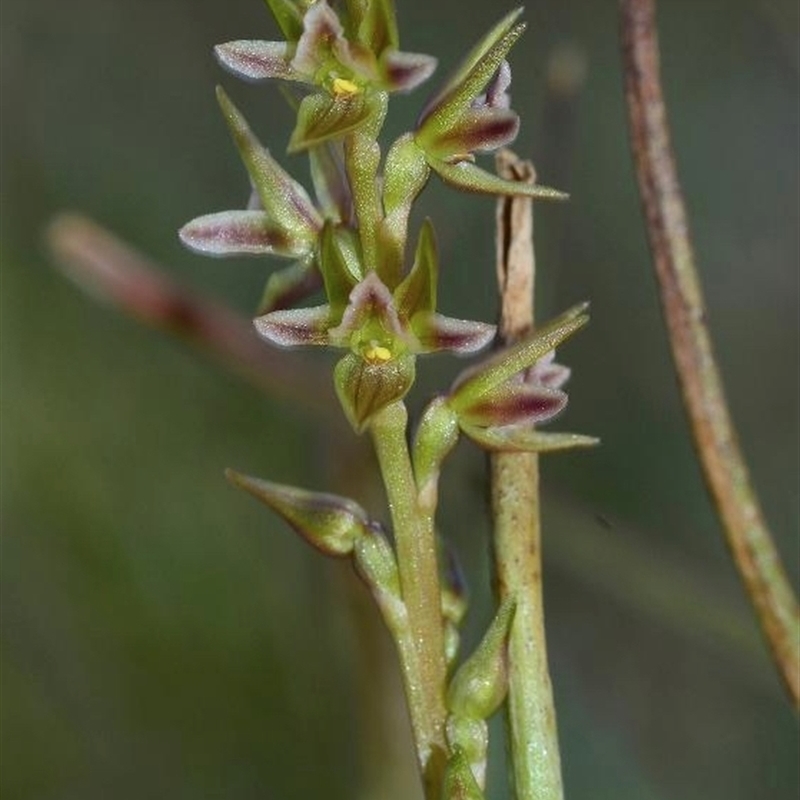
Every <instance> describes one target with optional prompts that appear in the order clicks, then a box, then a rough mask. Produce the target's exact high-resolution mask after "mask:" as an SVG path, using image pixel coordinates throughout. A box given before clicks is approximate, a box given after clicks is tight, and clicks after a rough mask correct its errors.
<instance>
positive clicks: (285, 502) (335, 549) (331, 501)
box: [225, 469, 370, 556]
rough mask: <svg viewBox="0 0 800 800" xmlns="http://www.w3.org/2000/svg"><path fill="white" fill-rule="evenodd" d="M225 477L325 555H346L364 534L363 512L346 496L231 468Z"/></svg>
mask: <svg viewBox="0 0 800 800" xmlns="http://www.w3.org/2000/svg"><path fill="white" fill-rule="evenodd" d="M225 475H226V477H227V478H228V480H229V481H230V482H231V483H232V484H233V485H234V486H238V487H239V488H240V489H244V490H245V491H247V492H249V493H250V494H252V495H253V496H254V497H256V498H258V499H259V500H260V501H261V502H262V503H264V504H265V505H267V506H269V508H271V509H272V510H273V511H274V512H275V513H276V514H278V515H279V516H281V517H283V519H284V520H286V522H288V523H289V525H291V526H292V528H294V530H295V531H297V533H299V534H300V535H301V536H302V537H303V538H304V539H305V540H306V541H307V542H308V543H309V544H311V545H313V546H314V547H316V548H317V549H318V550H320V551H322V552H323V553H325V554H327V555H330V556H345V555H348V554H349V553H351V552H352V551H353V547H354V546H355V543H356V541H358V539H360V538H361V537H362V536H365V535H367V532H368V530H369V525H370V521H369V518H368V517H367V514H366V512H365V511H364V509H362V508H361V506H359V505H358V504H357V503H355V502H353V501H352V500H350V499H348V498H346V497H340V496H338V495H334V494H326V493H323V492H309V491H307V490H305V489H297V488H295V487H294V486H284V485H282V484H278V483H271V482H269V481H264V480H260V479H259V478H252V477H250V476H248V475H242V474H240V473H238V472H234V470H231V469H229V470H227V471H226V473H225Z"/></svg>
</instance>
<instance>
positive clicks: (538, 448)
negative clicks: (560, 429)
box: [461, 425, 600, 453]
mask: <svg viewBox="0 0 800 800" xmlns="http://www.w3.org/2000/svg"><path fill="white" fill-rule="evenodd" d="M461 430H462V431H463V432H464V434H465V435H466V436H468V437H469V438H470V439H472V441H474V442H475V443H476V444H477V445H478V446H480V447H482V448H483V449H484V450H489V451H491V452H497V453H555V452H558V451H560V450H573V449H576V448H585V447H595V446H596V445H598V444H600V440H599V439H597V438H595V437H594V436H584V435H582V434H580V433H543V432H542V431H537V430H531V429H530V428H527V427H520V426H511V427H506V428H480V427H477V426H474V425H462V426H461Z"/></svg>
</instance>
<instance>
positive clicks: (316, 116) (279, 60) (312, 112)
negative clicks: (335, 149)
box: [215, 0, 436, 152]
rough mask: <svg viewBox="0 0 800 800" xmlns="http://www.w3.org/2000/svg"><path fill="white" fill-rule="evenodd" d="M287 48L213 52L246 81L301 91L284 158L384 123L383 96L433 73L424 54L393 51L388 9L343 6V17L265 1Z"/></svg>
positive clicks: (229, 47)
mask: <svg viewBox="0 0 800 800" xmlns="http://www.w3.org/2000/svg"><path fill="white" fill-rule="evenodd" d="M269 4H270V6H271V8H272V11H273V14H274V15H275V17H276V19H277V21H278V24H279V25H280V27H281V29H282V31H283V33H284V35H285V36H286V41H285V42H266V41H256V40H242V41H233V42H227V43H225V44H221V45H218V46H217V47H216V48H215V54H216V56H217V59H218V60H219V62H220V64H222V66H223V67H224V68H225V69H227V70H228V71H230V72H231V73H233V74H234V75H236V76H238V77H240V78H244V79H245V80H250V81H261V80H266V79H278V80H283V81H291V82H294V83H298V84H301V85H303V86H304V87H305V88H306V89H308V90H310V94H308V95H307V96H306V97H304V98H303V100H302V101H301V103H300V108H299V110H298V117H297V125H296V127H295V129H294V132H293V133H292V135H291V138H290V140H289V151H290V152H298V151H301V150H307V149H308V148H310V147H313V146H314V145H318V144H320V143H321V142H324V141H326V140H329V139H332V138H338V137H341V136H343V135H344V134H346V133H349V132H351V131H354V130H357V129H358V128H361V127H362V126H364V125H366V124H367V123H368V122H371V123H372V124H377V125H378V126H379V125H380V124H381V123H382V121H383V117H384V115H385V113H386V103H387V93H389V92H397V91H402V92H406V91H410V90H412V89H414V88H415V87H416V86H418V85H419V84H420V83H422V82H423V81H425V80H426V79H427V78H428V77H429V76H430V75H431V73H432V72H433V71H434V69H435V68H436V60H435V59H434V58H433V57H431V56H427V55H423V54H418V53H405V52H401V51H400V50H399V49H398V36H397V24H396V21H395V17H394V8H393V5H392V3H390V2H387V1H386V0H379V1H378V2H369V3H365V2H359V0H350V2H347V3H345V7H344V8H343V11H342V18H341V19H340V17H339V15H338V14H337V13H336V12H335V11H334V10H333V9H332V8H331V7H330V5H328V3H327V0H317V2H312V3H308V2H299V3H291V2H288V0H275V1H273V0H270V3H269Z"/></svg>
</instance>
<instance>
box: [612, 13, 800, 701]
mask: <svg viewBox="0 0 800 800" xmlns="http://www.w3.org/2000/svg"><path fill="white" fill-rule="evenodd" d="M620 22H621V37H622V56H623V65H624V77H625V96H626V100H627V105H628V120H629V124H630V131H631V144H632V148H633V156H634V161H635V164H636V172H637V176H638V180H639V191H640V193H641V197H642V205H643V207H644V214H645V219H646V222H647V232H648V237H649V240H650V249H651V251H652V254H653V261H654V262H655V271H656V277H657V279H658V283H659V289H660V293H661V303H662V308H663V312H664V317H665V320H666V324H667V330H668V333H669V340H670V345H671V347H672V356H673V359H674V362H675V368H676V371H677V373H678V379H679V382H680V387H681V392H682V395H683V403H684V406H685V409H686V413H687V415H688V417H689V424H690V427H691V430H692V435H693V438H694V444H695V449H696V451H697V456H698V459H699V461H700V464H701V466H702V469H703V474H704V476H705V480H706V483H707V486H708V489H709V491H710V493H711V497H712V499H713V502H714V505H715V506H716V510H717V515H718V516H719V519H720V521H721V523H722V526H723V528H724V530H725V535H726V538H727V541H728V546H729V548H730V550H731V553H732V555H733V559H734V561H735V563H736V568H737V569H738V571H739V574H740V575H741V578H742V581H743V583H744V587H745V590H746V591H747V594H748V596H749V598H750V601H751V602H752V604H753V607H754V608H755V610H756V613H757V615H758V618H759V622H760V623H761V627H762V630H763V632H764V636H765V637H766V639H767V642H768V644H769V647H770V649H771V651H772V656H773V658H774V660H775V664H776V666H777V667H778V671H779V673H780V674H781V677H782V678H783V681H784V683H785V684H786V687H787V689H788V691H789V694H790V696H791V698H792V700H793V702H794V704H795V707H800V611H799V610H798V605H797V599H796V597H795V595H794V592H793V591H792V588H791V586H790V584H789V581H788V579H787V577H786V574H785V571H784V569H783V566H782V564H781V560H780V556H779V555H778V552H777V549H776V547H775V544H774V542H773V540H772V537H771V535H770V532H769V530H768V528H767V525H766V522H765V520H764V517H763V514H762V511H761V508H760V506H759V502H758V498H757V497H756V493H755V491H754V489H753V487H752V484H751V482H750V477H749V475H748V471H747V465H746V464H745V461H744V458H743V456H742V453H741V450H740V448H739V444H738V442H737V437H736V432H735V430H734V427H733V423H732V420H731V416H730V413H729V411H728V406H727V402H726V400H725V393H724V390H723V387H722V381H721V378H720V374H719V370H718V368H717V364H716V360H715V358H714V351H713V347H712V344H711V337H710V335H709V332H708V328H707V326H706V321H705V314H706V312H705V305H704V301H703V294H702V289H701V286H700V280H699V278H698V275H697V270H696V267H695V258H694V252H693V248H692V242H691V237H690V232H689V223H688V220H687V216H686V210H685V208H684V203H683V197H682V193H681V187H680V183H679V181H678V174H677V170H676V167H675V158H674V155H673V152H672V146H671V143H670V133H669V125H668V122H667V112H666V106H665V103H664V98H663V94H662V91H661V79H660V70H659V53H658V36H657V28H656V20H655V2H654V0H621V2H620Z"/></svg>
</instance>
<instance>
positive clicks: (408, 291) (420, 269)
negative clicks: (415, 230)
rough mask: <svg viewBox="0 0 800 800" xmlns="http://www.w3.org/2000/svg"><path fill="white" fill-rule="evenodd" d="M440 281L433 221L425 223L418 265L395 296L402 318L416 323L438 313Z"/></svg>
mask: <svg viewBox="0 0 800 800" xmlns="http://www.w3.org/2000/svg"><path fill="white" fill-rule="evenodd" d="M438 280H439V256H438V254H437V252H436V236H435V234H434V232H433V224H432V223H431V221H430V219H426V220H425V222H423V223H422V229H421V230H420V234H419V240H418V241H417V251H416V254H415V256H414V264H413V266H412V267H411V270H410V271H409V273H408V275H407V276H406V277H405V278H404V279H403V281H402V283H401V284H400V285H399V286H398V287H397V289H396V290H395V293H394V299H395V305H396V306H397V311H398V313H399V314H400V316H401V317H404V318H405V319H412V318H413V317H414V315H415V314H418V313H420V312H421V313H424V314H432V313H433V312H435V311H436V286H437V283H438Z"/></svg>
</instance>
